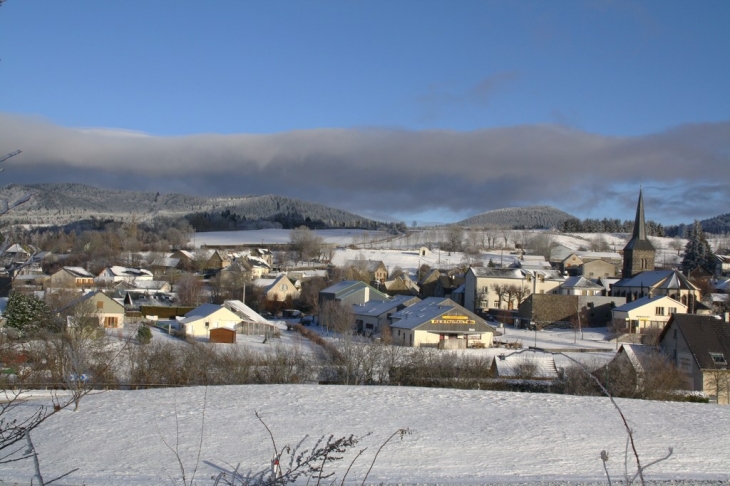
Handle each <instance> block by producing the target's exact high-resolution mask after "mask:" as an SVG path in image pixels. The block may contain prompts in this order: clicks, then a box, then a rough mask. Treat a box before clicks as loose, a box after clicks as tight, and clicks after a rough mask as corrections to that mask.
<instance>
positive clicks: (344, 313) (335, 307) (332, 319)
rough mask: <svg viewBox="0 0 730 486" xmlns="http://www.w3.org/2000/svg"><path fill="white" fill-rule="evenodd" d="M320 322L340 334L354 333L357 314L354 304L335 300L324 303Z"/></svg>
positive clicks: (320, 310)
mask: <svg viewBox="0 0 730 486" xmlns="http://www.w3.org/2000/svg"><path fill="white" fill-rule="evenodd" d="M319 322H320V324H321V325H322V326H323V327H325V328H327V329H329V330H332V331H334V332H336V333H338V334H341V335H345V334H352V333H353V332H354V331H355V314H354V313H353V311H352V306H351V305H350V304H346V303H344V302H336V301H334V300H331V301H327V302H325V303H324V304H322V306H321V308H320V309H319Z"/></svg>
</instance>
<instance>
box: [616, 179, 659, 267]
mask: <svg viewBox="0 0 730 486" xmlns="http://www.w3.org/2000/svg"><path fill="white" fill-rule="evenodd" d="M655 257H656V249H655V248H654V245H652V244H651V241H649V239H648V238H647V237H646V223H645V222H644V194H643V191H642V189H639V202H638V204H637V205H636V219H634V231H633V233H632V235H631V239H630V240H629V242H628V243H627V244H626V246H625V247H624V267H623V274H622V275H621V276H622V277H623V278H628V277H633V276H634V275H636V274H637V273H640V272H644V271H648V270H654V259H655Z"/></svg>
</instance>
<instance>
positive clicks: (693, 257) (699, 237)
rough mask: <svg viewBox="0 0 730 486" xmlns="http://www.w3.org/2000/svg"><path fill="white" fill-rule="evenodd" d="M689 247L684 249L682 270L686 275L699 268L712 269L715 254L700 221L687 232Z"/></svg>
mask: <svg viewBox="0 0 730 486" xmlns="http://www.w3.org/2000/svg"><path fill="white" fill-rule="evenodd" d="M687 240H688V241H687V245H686V246H685V247H684V258H683V259H682V269H683V270H684V272H685V273H686V274H689V272H691V271H692V270H695V269H697V268H705V269H708V270H710V269H712V267H713V264H714V262H713V254H712V249H711V248H710V244H709V243H708V242H707V238H705V233H704V231H703V230H702V225H701V224H700V222H699V221H698V220H695V222H694V224H693V225H692V226H691V227H690V228H689V229H688V230H687Z"/></svg>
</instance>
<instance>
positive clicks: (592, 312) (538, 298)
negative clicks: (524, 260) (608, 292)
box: [514, 294, 626, 329]
mask: <svg viewBox="0 0 730 486" xmlns="http://www.w3.org/2000/svg"><path fill="white" fill-rule="evenodd" d="M625 303H626V299H625V298H623V297H604V296H600V295H561V294H532V295H530V296H528V297H527V298H526V299H525V300H524V301H523V302H522V303H521V304H520V306H519V308H518V310H517V317H516V318H515V322H514V324H515V326H517V327H529V326H535V327H537V328H538V329H542V328H544V327H547V326H551V325H555V324H565V323H570V324H571V325H575V326H580V327H603V326H607V325H608V324H610V323H611V318H612V314H611V311H612V310H613V309H614V308H615V307H617V306H619V305H623V304H625ZM579 310H580V322H578V317H579V316H578V312H579Z"/></svg>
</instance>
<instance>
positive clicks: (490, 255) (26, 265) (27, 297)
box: [3, 194, 730, 404]
mask: <svg viewBox="0 0 730 486" xmlns="http://www.w3.org/2000/svg"><path fill="white" fill-rule="evenodd" d="M474 233H476V232H474V231H472V232H471V233H468V234H467V235H466V236H465V235H464V232H463V230H460V229H454V228H453V227H450V228H447V229H445V230H444V232H443V234H442V235H441V239H442V240H444V241H445V242H443V241H442V243H441V245H440V246H436V245H433V244H428V245H425V244H421V246H414V245H417V244H418V243H419V242H418V241H417V239H416V238H415V237H414V236H413V235H408V236H407V237H405V236H402V237H399V240H400V241H399V243H398V244H399V245H400V248H398V249H392V247H393V245H394V243H393V237H392V236H389V235H382V234H381V235H380V236H377V237H373V236H372V235H371V236H370V238H368V237H367V236H365V235H363V234H356V235H355V237H349V238H344V239H341V240H340V243H337V242H335V243H332V242H330V243H326V241H325V238H323V236H321V235H322V234H323V232H316V231H310V230H308V229H307V228H298V229H297V230H292V231H291V234H290V241H288V242H286V243H271V244H265V243H264V242H262V243H261V244H258V243H257V244H252V245H248V246H247V245H231V244H219V245H214V244H204V245H201V247H200V248H191V249H187V250H184V249H180V250H176V251H172V252H168V253H164V252H147V253H132V252H128V253H126V254H125V253H122V254H121V256H122V257H126V259H127V260H128V263H130V264H132V263H134V264H136V265H135V266H134V267H132V266H122V265H109V266H104V267H103V269H101V270H100V271H98V272H93V273H92V271H90V270H89V269H91V268H92V267H94V266H96V267H97V268H98V267H99V262H96V264H94V263H93V262H91V263H90V264H88V265H87V268H89V269H87V268H84V266H80V265H75V266H64V265H62V262H63V259H60V263H59V260H58V259H56V258H54V255H53V254H52V253H51V252H46V251H36V252H32V253H31V252H29V251H28V250H26V248H24V247H23V246H22V245H20V244H17V243H15V244H10V242H7V243H6V247H7V248H6V250H5V252H4V255H3V258H4V262H5V264H6V268H7V275H8V276H7V278H6V281H7V285H6V289H7V293H6V295H8V297H5V298H3V302H4V303H5V307H4V309H3V326H4V327H3V335H4V337H5V342H6V343H10V348H9V349H14V348H15V349H17V344H13V343H22V342H28V340H31V341H32V339H33V338H34V335H35V334H38V333H40V332H51V333H61V334H64V333H67V332H74V331H73V330H74V329H82V328H87V327H88V326H89V325H92V326H93V327H98V328H100V329H105V330H106V334H107V335H108V336H117V337H118V339H122V338H121V336H127V337H128V338H134V343H136V344H135V345H142V344H144V343H148V342H149V341H150V340H151V339H152V338H153V337H154V339H153V341H154V342H174V341H178V342H180V343H186V342H187V343H189V344H195V345H199V346H206V345H207V346H217V347H216V348H215V349H218V350H220V349H223V348H220V346H224V345H226V344H228V345H233V346H236V345H243V346H249V347H252V348H253V349H265V346H264V348H261V345H260V343H262V342H263V343H264V344H265V343H269V345H273V343H281V342H283V341H284V340H282V336H290V335H292V334H296V335H299V336H300V337H304V338H306V341H307V343H308V344H307V346H313V347H314V348H321V349H319V352H320V353H325V354H330V355H331V356H330V358H331V357H332V356H334V357H336V358H338V359H345V358H343V356H350V355H352V349H354V348H353V345H356V346H357V347H359V348H372V347H373V346H378V347H382V346H386V347H390V348H393V347H396V348H417V349H422V350H428V349H433V350H435V351H436V352H439V351H440V352H442V353H445V354H444V355H445V356H448V355H449V353H450V352H456V353H458V356H459V358H458V359H456V360H454V366H455V367H456V368H459V367H461V368H464V367H465V366H466V367H469V366H473V368H474V369H472V370H470V372H469V373H467V375H468V376H469V377H470V378H469V380H467V382H468V383H469V384H468V385H465V384H464V383H465V382H464V380H463V379H462V378H463V376H459V377H454V379H453V380H451V381H449V380H443V379H442V378H443V377H440V378H439V377H436V378H434V379H433V380H431V381H430V382H429V381H428V380H427V381H417V380H416V381H414V380H413V378H412V377H413V376H414V373H410V374H409V375H408V376H406V375H405V374H404V372H403V370H405V369H408V367H409V366H412V363H411V364H410V365H406V364H402V363H401V366H400V370H401V371H400V372H397V371H396V369H395V368H393V365H392V364H391V365H390V368H389V369H388V370H387V371H384V369H385V368H384V365H382V369H381V370H380V371H378V372H376V371H374V369H372V368H373V367H372V366H371V367H370V369H361V368H363V366H364V365H363V363H362V362H359V363H349V364H347V365H345V368H348V369H349V368H352V369H349V370H348V371H347V373H345V375H347V376H344V375H343V374H342V370H339V369H336V370H335V371H332V370H330V371H327V372H323V371H322V369H321V368H320V369H319V371H316V372H315V371H313V370H314V368H312V370H310V371H309V372H308V373H302V374H301V376H297V377H296V380H301V381H304V382H328V383H329V382H338V383H354V384H376V383H377V384H387V383H399V384H408V383H412V384H424V383H426V384H429V383H430V384H431V385H433V384H434V383H437V382H440V383H441V384H442V385H443V383H446V382H450V383H452V384H453V383H459V384H457V385H454V386H457V387H464V386H467V387H474V386H479V387H484V386H499V387H502V388H506V389H516V390H522V389H533V388H534V389H536V390H550V391H555V390H563V389H565V384H566V382H567V381H569V380H567V378H566V376H567V375H569V374H570V373H569V371H570V370H572V368H573V367H574V365H575V364H576V361H577V362H578V363H579V364H580V365H581V366H582V367H583V368H584V370H583V371H586V372H588V373H593V376H603V377H604V378H605V380H604V382H603V386H608V384H609V383H613V385H612V386H613V388H612V389H611V390H610V391H611V392H612V393H615V394H617V395H620V396H621V395H622V394H623V395H622V396H632V397H647V398H658V397H661V398H671V399H693V400H697V399H699V400H705V401H709V402H712V403H720V404H727V403H728V400H729V398H730V395H729V394H730V372H728V370H727V361H726V359H727V358H726V357H727V356H728V354H730V332H728V329H730V327H729V326H730V325H729V324H728V313H727V311H728V305H727V303H728V301H727V293H726V292H727V281H728V278H727V277H728V273H729V270H730V269H729V268H728V262H730V256H727V255H724V254H723V253H722V249H720V251H718V252H717V253H715V254H713V255H711V256H708V257H707V258H706V259H705V260H704V261H703V264H702V265H698V266H697V267H696V268H694V269H692V271H690V272H683V271H682V268H681V258H680V249H679V248H677V249H676V252H675V249H674V248H672V249H669V248H664V249H663V250H664V253H663V254H662V256H661V259H659V258H657V249H656V248H655V247H654V246H653V244H652V238H651V237H649V236H648V235H647V230H646V227H645V220H644V205H643V196H642V195H641V194H640V195H639V200H638V203H637V207H636V214H635V221H634V228H633V233H632V234H631V235H629V236H630V238H629V240H628V242H626V241H625V240H623V239H622V238H621V237H614V239H613V240H612V241H611V243H609V242H608V241H606V240H605V237H603V236H601V237H600V238H599V239H600V240H601V241H599V243H600V244H598V245H596V244H595V243H596V240H595V239H594V241H593V242H592V244H593V248H591V244H589V242H585V243H586V245H585V246H580V247H578V248H575V246H576V245H575V244H574V243H573V242H568V240H559V239H555V240H551V241H550V242H549V244H547V245H546V244H545V241H544V240H545V238H546V236H547V234H546V233H542V232H532V235H531V238H530V237H529V235H528V236H526V235H525V234H522V235H519V236H518V235H516V234H514V235H512V237H511V239H509V237H508V236H507V234H508V232H507V231H504V230H502V231H501V232H496V231H492V232H487V231H485V234H482V235H481V239H482V240H483V241H489V243H491V244H492V245H493V249H492V250H491V251H490V250H488V249H483V248H482V249H478V250H473V249H472V250H467V249H466V248H465V246H466V244H464V243H463V242H464V241H466V242H467V243H468V242H469V241H470V240H471V244H472V245H473V244H474V241H473V240H475V238H476V237H475V236H474ZM515 233H516V232H515ZM325 234H326V232H325ZM500 234H501V236H500ZM348 235H349V232H348ZM490 235H491V236H490ZM197 238H198V239H204V234H201V235H198V236H197ZM500 238H501V239H502V241H501V243H502V244H501V246H500V245H499V242H498V241H497V240H498V239H500ZM427 239H431V238H430V237H429V238H427ZM345 241H349V243H348V244H346V245H345V244H344V242H345ZM561 241H562V243H561ZM654 241H657V240H656V239H655V240H654ZM687 245H689V243H687ZM216 246H217V247H216ZM386 246H387V247H390V248H391V249H384V247H386ZM674 246H675V247H676V246H677V245H674ZM545 247H546V248H545ZM446 248H448V249H446ZM540 248H542V250H543V253H542V254H541V253H540V252H539V249H540ZM688 248H689V246H688ZM457 250H458V251H457ZM667 255H669V260H670V263H669V264H667ZM374 256H379V257H380V258H379V259H376V258H373V257H374ZM50 260H53V261H54V262H55V263H54V265H53V266H49V265H48V264H47V262H48V261H50ZM685 260H686V259H685ZM386 262H387V265H386ZM118 263H123V262H118ZM711 263H712V264H714V267H711V265H710V264H711ZM44 266H45V267H46V268H55V271H53V272H52V273H50V274H46V273H44V272H43V269H44ZM151 331H153V332H151ZM115 333H116V334H115ZM587 334H588V335H590V336H591V338H590V339H586V335H587ZM548 336H553V337H556V340H555V342H554V343H552V344H545V343H546V342H550V341H551V338H549V337H548ZM579 337H580V339H578V338H579ZM287 340H288V342H291V338H290V337H288V338H287ZM571 341H572V342H571ZM556 343H557V344H556ZM127 345H130V342H129V339H128V342H127ZM6 349H7V348H6ZM281 352H283V353H284V354H286V352H287V351H280V353H281ZM563 353H567V354H566V355H565V356H561V355H562V354H563ZM12 354H13V353H6V356H5V362H4V363H3V365H4V366H5V375H6V376H11V377H17V376H20V375H23V376H24V378H23V380H25V382H26V383H28V385H29V386H59V384H60V385H62V386H63V384H64V383H65V384H66V385H68V382H69V376H71V375H72V376H74V377H77V376H82V375H83V376H85V377H91V376H94V375H97V376H96V379H97V380H96V381H95V379H91V378H87V382H86V383H85V386H86V387H88V388H95V387H97V388H105V387H106V388H108V387H112V388H117V387H120V386H121V387H123V388H124V387H135V386H139V385H142V384H143V383H142V382H140V383H134V380H133V379H131V378H130V377H126V378H120V377H113V376H114V375H115V373H114V372H111V371H110V370H104V372H103V373H102V372H100V371H99V370H98V364H96V365H95V364H94V363H92V362H84V363H81V362H79V363H76V365H75V368H74V369H73V371H68V370H65V371H59V370H55V371H53V372H52V371H51V370H47V369H46V370H44V369H43V366H41V365H39V364H38V362H39V361H43V362H46V360H45V359H44V358H40V357H36V359H35V360H28V362H25V363H24V362H23V361H24V360H27V359H28V357H27V356H26V357H25V358H22V357H19V356H15V358H13V357H12V356H11V355H12ZM21 354H22V353H21ZM26 354H27V353H26ZM292 354H296V352H294V351H292ZM314 354H316V353H314ZM106 356H107V357H108V355H106ZM566 357H567V358H568V359H567V360H566ZM470 359H471V360H476V363H477V364H476V365H469V364H468V363H467V364H466V365H465V364H464V363H457V361H459V360H467V361H468V360H470ZM92 360H93V359H92ZM31 361H33V362H34V363H35V364H34V365H31V363H30V362H31ZM345 361H346V359H345ZM13 362H15V364H13ZM94 368H96V369H97V371H96V372H93V371H92V369H94ZM300 368H303V367H301V366H300ZM335 368H337V367H335ZM366 368H367V367H366ZM609 369H610V370H612V371H611V372H612V373H613V374H615V375H616V376H621V377H622V380H623V381H625V382H626V383H622V384H621V386H618V383H619V381H620V380H617V379H613V380H610V379H609V377H608V376H609V373H608V371H604V370H609ZM566 370H568V371H566ZM411 371H413V370H411ZM217 372H218V373H219V374H222V375H225V374H226V370H225V368H221V369H220V370H218V371H217ZM202 373H203V374H205V372H204V371H203V372H202ZM651 374H654V375H661V376H662V377H666V375H667V374H669V375H671V376H673V379H672V380H668V381H667V383H665V384H664V385H662V386H663V388H662V389H661V390H658V391H657V390H649V389H648V388H649V386H648V385H647V384H648V383H651V382H652V380H651V379H649V376H648V375H651ZM102 376H103V377H104V379H103V380H102V379H101V377H102ZM110 376H111V377H112V378H110ZM449 376H451V375H449ZM41 377H43V378H41ZM51 377H52V378H51ZM16 379H17V378H16ZM602 379H603V378H602ZM439 380H440V381H439ZM460 380H461V381H460ZM510 380H521V381H522V382H529V383H530V384H529V386H527V387H526V388H525V385H524V383H521V384H519V385H515V386H507V385H505V383H513V382H514V381H510ZM21 381H22V380H21ZM485 381H486V382H489V383H491V385H487V384H485ZM222 382H226V383H227V382H228V381H226V380H225V379H223V380H222ZM233 382H235V380H234V381H233ZM200 383H202V381H201V380H200V379H191V381H189V382H188V384H200ZM494 383H500V384H499V385H495V384H494ZM627 383H628V384H627ZM641 383H644V384H645V385H644V387H643V388H642V387H641V386H640V385H639V384H641ZM74 385H76V384H74ZM578 388H580V387H578ZM644 388H646V389H644ZM568 389H570V387H568ZM567 392H568V393H570V391H567ZM594 392H596V390H595V389H593V388H591V387H588V391H586V390H585V389H583V390H579V391H575V393H594Z"/></svg>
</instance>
